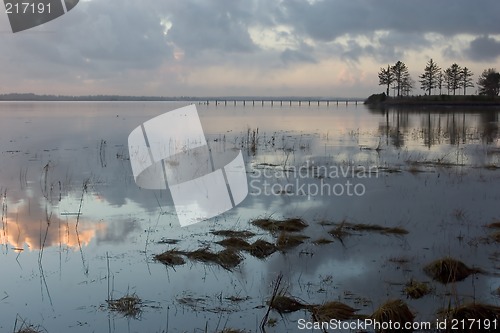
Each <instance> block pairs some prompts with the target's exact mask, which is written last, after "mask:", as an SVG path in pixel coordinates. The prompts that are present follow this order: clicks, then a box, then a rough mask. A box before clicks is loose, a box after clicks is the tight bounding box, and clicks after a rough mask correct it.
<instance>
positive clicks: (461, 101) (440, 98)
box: [364, 93, 500, 107]
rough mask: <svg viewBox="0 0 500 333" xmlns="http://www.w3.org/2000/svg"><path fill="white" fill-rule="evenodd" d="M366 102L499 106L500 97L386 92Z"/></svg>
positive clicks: (394, 104) (381, 105) (367, 103)
mask: <svg viewBox="0 0 500 333" xmlns="http://www.w3.org/2000/svg"><path fill="white" fill-rule="evenodd" d="M364 104H365V105H367V106H374V107H391V106H398V107H430V106H445V107H454V106H462V107H463V106H467V107H484V106H488V107H497V106H500V98H499V97H490V96H478V95H465V96H464V95H460V96H453V95H435V96H412V97H390V96H386V95H385V93H382V94H373V95H371V96H370V97H368V98H367V99H366V100H365V101H364Z"/></svg>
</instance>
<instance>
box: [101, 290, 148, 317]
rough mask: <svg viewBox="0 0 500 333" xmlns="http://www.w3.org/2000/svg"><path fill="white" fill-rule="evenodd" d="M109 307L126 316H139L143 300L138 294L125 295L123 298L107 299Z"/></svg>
mask: <svg viewBox="0 0 500 333" xmlns="http://www.w3.org/2000/svg"><path fill="white" fill-rule="evenodd" d="M106 302H107V303H108V308H109V309H110V310H111V311H116V312H119V313H121V314H122V315H124V316H125V317H133V318H137V317H139V316H140V314H141V305H142V301H141V299H140V298H139V297H137V295H136V294H131V295H125V296H123V297H122V298H118V299H114V300H113V299H112V300H107V301H106Z"/></svg>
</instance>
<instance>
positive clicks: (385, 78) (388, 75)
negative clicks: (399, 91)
mask: <svg viewBox="0 0 500 333" xmlns="http://www.w3.org/2000/svg"><path fill="white" fill-rule="evenodd" d="M393 82H394V75H393V74H392V70H391V66H389V65H387V69H385V68H380V72H379V73H378V84H379V85H380V86H383V85H385V86H387V92H386V95H387V96H389V87H390V86H391V84H392V83H393Z"/></svg>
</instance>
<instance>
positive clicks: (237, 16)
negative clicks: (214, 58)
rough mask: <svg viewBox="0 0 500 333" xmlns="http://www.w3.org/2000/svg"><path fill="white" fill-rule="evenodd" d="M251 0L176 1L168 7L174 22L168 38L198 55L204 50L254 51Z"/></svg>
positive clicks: (169, 15) (187, 51) (188, 52)
mask: <svg viewBox="0 0 500 333" xmlns="http://www.w3.org/2000/svg"><path fill="white" fill-rule="evenodd" d="M249 4H250V3H249V2H248V1H243V0H237V1H234V0H232V1H231V0H224V1H174V2H170V5H171V6H168V8H166V10H167V13H168V14H167V15H166V16H167V17H168V19H169V20H170V21H171V23H172V27H171V29H170V31H169V33H168V38H169V39H170V40H171V41H172V42H173V43H175V45H177V46H179V47H180V48H182V49H183V50H184V51H186V53H187V56H196V55H198V54H199V53H200V52H202V51H204V50H217V51H223V52H237V53H238V52H241V53H246V52H251V51H253V50H255V49H256V46H255V45H254V43H253V42H252V39H251V38H250V35H249V33H248V26H249V24H250V22H251V21H252V20H253V17H254V14H255V13H253V12H252V11H251V10H252V8H251V7H252V6H249Z"/></svg>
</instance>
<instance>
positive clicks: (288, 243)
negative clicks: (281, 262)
mask: <svg viewBox="0 0 500 333" xmlns="http://www.w3.org/2000/svg"><path fill="white" fill-rule="evenodd" d="M307 238H309V237H307V236H304V235H295V234H290V233H287V232H281V233H280V234H279V236H278V238H277V239H276V248H278V250H280V251H284V250H288V249H291V248H294V247H296V246H299V245H300V244H302V243H304V240H305V239H307Z"/></svg>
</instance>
